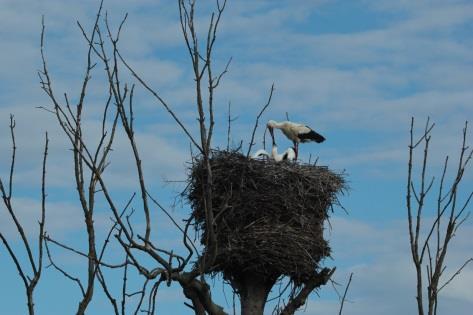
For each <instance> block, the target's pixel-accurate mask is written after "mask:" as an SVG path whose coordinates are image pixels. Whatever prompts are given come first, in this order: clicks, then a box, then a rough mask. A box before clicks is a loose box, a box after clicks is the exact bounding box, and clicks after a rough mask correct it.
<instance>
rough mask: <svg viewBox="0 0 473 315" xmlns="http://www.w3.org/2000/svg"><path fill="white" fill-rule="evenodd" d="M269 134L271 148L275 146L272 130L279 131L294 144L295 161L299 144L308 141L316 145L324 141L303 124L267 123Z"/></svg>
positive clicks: (319, 135)
mask: <svg viewBox="0 0 473 315" xmlns="http://www.w3.org/2000/svg"><path fill="white" fill-rule="evenodd" d="M266 126H267V128H268V129H269V132H270V133H271V138H272V139H273V146H274V145H275V141H274V128H276V129H280V130H281V131H282V133H283V134H284V135H285V136H286V137H287V138H288V139H289V140H292V142H293V143H294V151H295V155H296V156H295V160H297V157H298V155H299V143H300V142H302V143H305V142H310V141H315V142H317V143H321V142H324V141H325V138H324V136H322V135H321V134H319V133H317V132H315V131H314V130H312V129H311V128H310V127H307V126H306V125H304V124H298V123H294V122H290V121H281V122H277V121H274V120H270V121H268V123H267V124H266Z"/></svg>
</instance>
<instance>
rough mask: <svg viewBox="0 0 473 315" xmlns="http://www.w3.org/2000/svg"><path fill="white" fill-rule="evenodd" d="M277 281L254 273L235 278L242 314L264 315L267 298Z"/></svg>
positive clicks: (234, 283)
mask: <svg viewBox="0 0 473 315" xmlns="http://www.w3.org/2000/svg"><path fill="white" fill-rule="evenodd" d="M275 281H276V280H275V279H274V280H273V279H264V278H262V277H259V276H256V275H252V274H250V275H248V274H247V275H244V276H242V277H239V278H238V279H234V280H233V281H232V282H233V285H234V287H235V288H237V289H238V293H239V295H240V305H241V315H263V312H264V306H265V304H266V299H267V298H268V294H269V292H270V291H271V288H272V287H273V285H274V283H275Z"/></svg>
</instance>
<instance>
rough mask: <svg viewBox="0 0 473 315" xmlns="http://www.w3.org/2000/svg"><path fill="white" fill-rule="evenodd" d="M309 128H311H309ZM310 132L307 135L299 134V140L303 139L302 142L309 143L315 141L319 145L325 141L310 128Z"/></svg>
mask: <svg viewBox="0 0 473 315" xmlns="http://www.w3.org/2000/svg"><path fill="white" fill-rule="evenodd" d="M307 128H309V127H307ZM309 130H310V131H309V132H305V133H300V134H298V136H299V138H300V139H301V142H309V141H315V142H317V143H321V142H324V141H325V137H324V136H322V135H321V134H319V133H317V132H315V131H314V130H312V129H310V128H309Z"/></svg>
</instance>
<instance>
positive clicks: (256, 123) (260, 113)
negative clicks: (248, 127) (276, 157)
mask: <svg viewBox="0 0 473 315" xmlns="http://www.w3.org/2000/svg"><path fill="white" fill-rule="evenodd" d="M273 91H274V83H273V84H272V85H271V90H270V91H269V97H268V101H267V102H266V104H265V105H264V106H263V108H262V109H261V111H260V112H259V114H258V116H256V121H255V126H254V127H253V133H252V134H251V140H250V143H249V146H248V152H247V153H246V157H249V156H250V152H251V148H252V147H253V145H254V141H255V132H256V129H257V128H258V122H259V119H260V118H261V115H263V113H264V111H265V110H266V108H268V106H269V104H270V103H271V98H272V97H273Z"/></svg>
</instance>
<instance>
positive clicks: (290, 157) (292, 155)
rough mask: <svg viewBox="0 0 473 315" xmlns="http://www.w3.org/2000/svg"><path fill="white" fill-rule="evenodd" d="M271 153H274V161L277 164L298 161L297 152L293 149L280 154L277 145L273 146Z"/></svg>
mask: <svg viewBox="0 0 473 315" xmlns="http://www.w3.org/2000/svg"><path fill="white" fill-rule="evenodd" d="M271 153H272V156H273V159H274V160H275V161H276V162H281V161H294V160H295V159H296V152H295V151H294V149H293V148H288V149H287V150H286V151H284V152H283V153H282V154H278V147H277V146H276V144H273V149H272V151H271Z"/></svg>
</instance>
